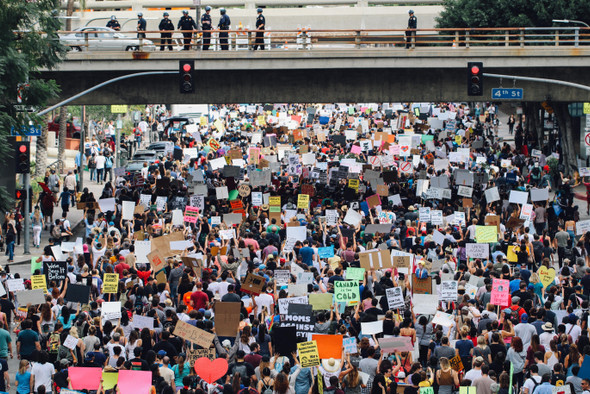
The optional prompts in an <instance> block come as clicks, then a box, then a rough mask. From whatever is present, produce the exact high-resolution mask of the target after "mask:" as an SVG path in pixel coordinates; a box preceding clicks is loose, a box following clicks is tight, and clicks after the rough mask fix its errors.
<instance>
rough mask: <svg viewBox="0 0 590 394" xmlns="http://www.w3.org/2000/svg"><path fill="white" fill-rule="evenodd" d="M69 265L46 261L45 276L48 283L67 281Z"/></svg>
mask: <svg viewBox="0 0 590 394" xmlns="http://www.w3.org/2000/svg"><path fill="white" fill-rule="evenodd" d="M67 269H68V263H67V262H65V261H44V262H43V274H44V275H45V276H47V280H48V281H52V280H55V281H60V280H65V279H66V276H67Z"/></svg>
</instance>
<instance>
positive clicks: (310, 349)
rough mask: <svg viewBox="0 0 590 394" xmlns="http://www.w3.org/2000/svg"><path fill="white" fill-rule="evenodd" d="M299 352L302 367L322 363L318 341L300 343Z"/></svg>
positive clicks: (298, 345)
mask: <svg viewBox="0 0 590 394" xmlns="http://www.w3.org/2000/svg"><path fill="white" fill-rule="evenodd" d="M297 353H298V355H299V363H300V364H301V368H307V367H316V366H318V365H320V354H319V351H318V345H317V343H316V341H309V342H301V343H298V344H297Z"/></svg>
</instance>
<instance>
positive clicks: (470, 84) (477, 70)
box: [467, 62, 483, 96]
mask: <svg viewBox="0 0 590 394" xmlns="http://www.w3.org/2000/svg"><path fill="white" fill-rule="evenodd" d="M467 73H468V79H467V95H468V96H483V63H482V62H469V63H467Z"/></svg>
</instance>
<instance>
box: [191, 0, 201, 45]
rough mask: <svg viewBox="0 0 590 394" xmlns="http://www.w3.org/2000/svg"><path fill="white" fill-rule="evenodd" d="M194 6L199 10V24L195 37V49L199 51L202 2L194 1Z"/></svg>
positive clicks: (197, 22)
mask: <svg viewBox="0 0 590 394" xmlns="http://www.w3.org/2000/svg"><path fill="white" fill-rule="evenodd" d="M193 4H194V5H195V7H196V9H197V20H196V21H195V22H196V24H197V34H196V35H195V49H196V50H198V49H199V46H198V45H197V40H198V39H199V32H200V31H201V0H193ZM201 39H202V36H201ZM201 48H202V46H201Z"/></svg>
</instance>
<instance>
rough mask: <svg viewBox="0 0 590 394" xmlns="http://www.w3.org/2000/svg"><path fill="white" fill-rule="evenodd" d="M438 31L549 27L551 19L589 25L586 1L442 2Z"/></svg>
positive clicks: (437, 19) (589, 7)
mask: <svg viewBox="0 0 590 394" xmlns="http://www.w3.org/2000/svg"><path fill="white" fill-rule="evenodd" d="M443 7H444V10H443V11H442V12H441V13H440V15H439V16H438V17H437V18H436V22H437V27H438V28H453V27H460V28H468V27H469V28H478V27H548V26H552V25H553V22H552V20H553V19H575V20H582V21H585V22H590V2H589V1H587V0H536V1H530V0H444V2H443Z"/></svg>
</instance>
